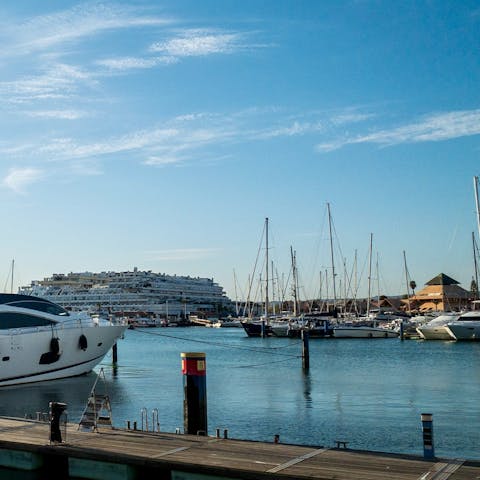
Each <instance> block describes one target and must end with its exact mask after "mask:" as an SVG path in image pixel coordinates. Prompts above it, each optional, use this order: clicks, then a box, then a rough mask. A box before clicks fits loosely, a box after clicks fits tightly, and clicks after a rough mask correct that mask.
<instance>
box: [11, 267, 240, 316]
mask: <svg viewBox="0 0 480 480" xmlns="http://www.w3.org/2000/svg"><path fill="white" fill-rule="evenodd" d="M20 292H21V293H27V294H30V295H36V296H39V297H42V298H47V299H48V300H51V301H53V302H55V303H58V304H59V305H61V306H62V307H64V308H67V309H69V310H73V311H84V310H87V311H90V312H97V311H102V312H108V313H112V314H123V313H125V314H127V315H128V314H132V313H133V314H135V313H142V314H149V315H185V316H186V315H188V314H189V313H190V312H196V311H200V310H203V311H216V312H222V313H223V311H224V310H225V309H228V308H229V307H230V305H231V301H230V300H229V299H228V298H227V296H226V295H225V292H224V291H223V288H222V287H221V286H220V285H218V283H216V282H214V281H213V279H210V278H200V277H196V278H194V277H184V276H177V275H166V274H164V273H154V272H151V271H139V270H137V269H134V270H133V271H127V272H101V273H91V272H83V273H68V274H54V275H52V276H51V277H49V278H45V279H43V280H39V281H33V282H32V283H31V285H29V286H27V287H22V288H21V289H20Z"/></svg>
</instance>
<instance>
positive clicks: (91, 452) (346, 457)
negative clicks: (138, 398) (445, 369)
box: [0, 418, 480, 480]
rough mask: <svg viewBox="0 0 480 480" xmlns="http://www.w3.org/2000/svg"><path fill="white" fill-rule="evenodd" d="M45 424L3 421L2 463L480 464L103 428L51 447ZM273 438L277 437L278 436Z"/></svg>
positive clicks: (70, 434)
mask: <svg viewBox="0 0 480 480" xmlns="http://www.w3.org/2000/svg"><path fill="white" fill-rule="evenodd" d="M49 434H50V425H49V424H48V423H45V422H38V421H34V420H23V419H13V418H0V466H3V467H9V468H17V469H23V470H31V471H33V472H34V471H38V472H39V477H38V478H47V477H48V478H58V479H60V478H69V477H76V478H77V477H79V478H89V479H101V480H110V479H113V480H116V479H119V480H120V479H128V480H130V479H136V478H138V479H143V478H156V479H171V480H207V479H218V480H229V479H247V480H248V479H252V480H253V479H256V480H262V479H285V480H293V479H295V480H301V479H325V480H327V479H328V480H333V479H335V480H352V479H354V480H367V479H368V480H390V479H391V480H447V479H449V480H473V479H479V478H480V462H472V461H464V460H461V459H456V460H441V459H437V460H436V461H426V460H424V459H423V458H422V457H415V456H409V455H395V454H382V453H374V452H365V451H358V450H349V449H345V448H336V447H335V448H318V447H308V446H298V445H287V444H282V443H274V442H273V441H272V443H264V442H251V441H242V440H233V439H224V438H216V437H205V436H203V437H202V436H193V435H183V434H174V433H152V432H142V431H138V430H135V431H133V430H120V429H111V428H100V429H99V431H98V432H81V431H79V430H78V426H77V425H76V424H67V426H66V427H65V429H63V428H62V440H63V442H62V443H61V444H56V445H51V444H50V441H49ZM272 440H273V439H272Z"/></svg>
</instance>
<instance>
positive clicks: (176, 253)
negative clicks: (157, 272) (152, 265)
mask: <svg viewBox="0 0 480 480" xmlns="http://www.w3.org/2000/svg"><path fill="white" fill-rule="evenodd" d="M216 253H218V249H215V248H178V249H172V250H156V251H150V252H147V254H148V255H149V257H150V258H151V259H152V260H156V261H187V260H199V259H204V258H208V257H212V256H213V255H215V254H216Z"/></svg>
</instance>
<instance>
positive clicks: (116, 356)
mask: <svg viewBox="0 0 480 480" xmlns="http://www.w3.org/2000/svg"><path fill="white" fill-rule="evenodd" d="M117 360H118V354H117V343H116V342H115V343H114V344H113V347H112V363H113V365H116V364H117Z"/></svg>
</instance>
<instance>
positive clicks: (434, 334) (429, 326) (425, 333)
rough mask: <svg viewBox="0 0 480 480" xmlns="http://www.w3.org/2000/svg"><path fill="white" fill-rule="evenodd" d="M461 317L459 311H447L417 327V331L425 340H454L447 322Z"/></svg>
mask: <svg viewBox="0 0 480 480" xmlns="http://www.w3.org/2000/svg"><path fill="white" fill-rule="evenodd" d="M459 317H460V314H458V313H445V314H443V315H439V316H438V317H435V318H434V319H433V320H430V321H429V322H427V323H426V324H424V325H422V326H419V327H417V328H416V330H417V333H418V334H419V335H420V337H421V338H423V339H424V340H454V338H452V336H451V333H450V331H449V330H448V327H447V324H449V323H451V322H455V321H456V320H458V318H459Z"/></svg>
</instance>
